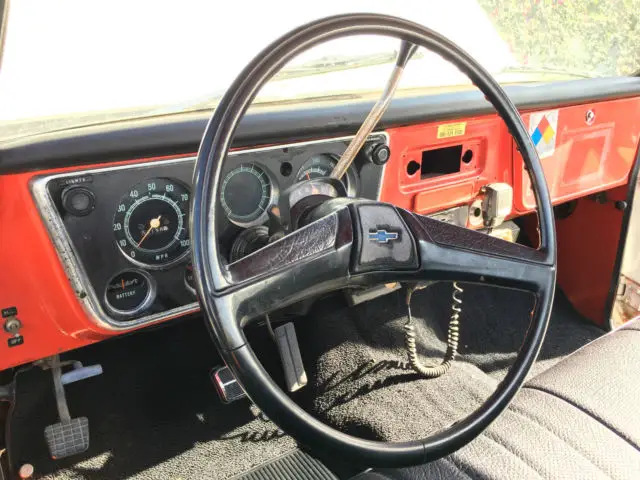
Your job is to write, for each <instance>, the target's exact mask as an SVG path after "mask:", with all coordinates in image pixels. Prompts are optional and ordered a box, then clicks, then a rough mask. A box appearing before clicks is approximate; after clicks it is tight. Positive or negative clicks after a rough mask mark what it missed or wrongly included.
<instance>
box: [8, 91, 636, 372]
mask: <svg viewBox="0 0 640 480" xmlns="http://www.w3.org/2000/svg"><path fill="white" fill-rule="evenodd" d="M507 92H508V93H509V95H510V96H511V98H512V99H513V101H514V103H516V105H517V106H518V108H520V110H521V111H522V113H523V120H524V122H525V125H526V126H527V127H529V128H530V131H531V132H533V133H535V131H534V130H535V128H537V127H536V125H534V123H536V122H535V121H536V120H540V118H542V117H541V116H544V117H546V118H548V119H551V120H552V121H555V123H553V126H554V133H555V135H554V136H553V143H554V145H553V147H554V148H553V150H552V151H546V152H545V153H544V156H543V155H541V157H542V163H543V167H544V170H545V175H546V177H547V181H548V183H549V187H550V192H551V196H552V201H553V203H554V204H555V205H561V204H566V203H567V202H571V201H573V200H577V199H579V200H580V201H584V202H585V203H584V206H582V207H579V208H578V209H577V210H576V213H575V214H574V215H573V216H572V217H570V218H569V219H568V220H567V221H566V222H565V223H558V242H559V243H558V251H559V273H558V279H559V283H560V284H561V286H562V287H563V289H564V290H565V293H567V295H568V296H569V297H570V298H571V299H572V301H574V303H575V304H576V306H577V307H578V308H579V309H580V297H577V296H576V297H572V291H571V288H570V285H571V282H569V280H571V281H572V282H574V280H575V278H569V277H570V276H568V274H567V273H563V272H573V273H572V274H571V275H573V276H574V277H580V279H581V282H582V283H581V287H580V288H581V290H580V295H583V296H585V297H588V298H590V299H593V298H596V297H597V295H596V292H595V291H594V289H595V288H596V287H597V288H598V289H599V290H603V289H604V295H605V296H606V290H607V288H608V284H606V285H602V284H599V283H598V282H597V281H596V280H595V277H596V275H595V273H594V272H592V271H591V270H590V269H591V268H592V267H590V265H592V263H590V262H583V261H578V260H576V261H575V262H573V264H572V265H568V266H566V267H565V266H563V261H564V260H563V259H566V258H571V257H572V252H573V251H576V249H575V242H576V235H578V237H580V238H579V241H580V243H581V244H582V245H586V244H589V243H590V242H592V243H593V254H594V255H596V256H597V258H598V259H602V258H603V257H604V254H603V252H602V249H601V247H599V245H598V242H597V239H598V237H597V236H595V235H594V236H585V235H582V234H580V233H579V232H580V231H584V229H585V228H588V226H589V225H590V222H593V221H594V219H598V218H599V219H603V221H605V219H611V218H614V219H616V222H618V223H619V221H620V220H619V219H620V218H621V217H622V212H621V211H619V210H617V209H616V208H614V207H613V206H612V205H613V202H609V203H608V204H607V205H608V206H607V205H604V206H601V205H600V204H599V203H597V202H594V201H592V200H589V199H588V198H591V197H592V196H594V195H596V194H598V193H599V192H604V191H607V192H610V193H609V195H610V198H611V199H614V200H616V201H617V200H624V198H625V192H626V185H627V183H628V181H629V178H630V174H631V171H632V167H633V165H635V164H637V161H636V160H635V156H636V155H637V149H638V142H639V141H640V79H603V80H589V81H584V82H582V81H574V82H566V83H560V84H557V85H540V86H529V87H508V88H507ZM370 108H371V104H362V105H361V104H353V105H343V104H337V105H335V106H320V107H318V106H314V107H308V106H307V107H305V106H302V107H300V108H295V109H288V110H283V111H282V112H257V113H251V112H250V113H249V114H248V115H247V116H246V117H245V120H243V122H242V123H241V125H240V128H239V131H238V137H237V143H236V144H234V147H233V151H232V152H231V153H230V154H229V156H228V159H227V161H226V163H225V166H224V171H223V177H222V180H223V181H222V182H221V192H220V196H219V198H218V199H217V206H216V208H219V209H220V210H221V212H222V215H219V216H218V217H219V218H220V219H221V220H220V221H221V222H222V223H223V224H222V225H221V226H220V227H221V228H220V230H219V231H220V232H222V233H221V235H220V237H219V238H217V239H215V241H217V242H218V243H219V246H220V247H221V248H220V250H221V251H222V252H223V254H224V256H226V259H227V261H229V262H234V261H238V260H239V259H241V258H242V257H243V256H244V255H246V254H248V253H250V252H251V251H253V250H254V249H256V248H259V247H260V246H261V245H262V244H263V243H264V242H265V241H268V239H269V237H270V236H271V234H272V233H273V229H274V228H273V227H274V226H273V224H272V223H273V222H272V219H271V218H270V216H269V212H270V208H271V207H272V206H273V205H275V204H276V201H277V199H278V197H279V196H280V195H282V194H283V193H284V192H287V191H288V190H289V189H291V188H292V187H293V186H294V185H296V184H297V182H299V181H300V180H304V179H309V178H313V177H314V176H324V175H326V173H327V172H328V171H329V170H330V169H331V168H332V166H333V165H334V164H335V161H336V159H337V158H338V157H339V156H340V155H341V154H342V152H343V151H344V149H345V148H346V146H347V144H348V143H349V140H350V138H351V137H350V136H349V135H352V134H353V133H354V132H355V130H356V129H357V127H358V126H359V123H360V122H361V121H362V118H364V116H365V115H366V113H367V112H368V110H369V109H370ZM207 120H208V118H207V115H206V114H203V115H201V116H196V117H194V116H193V115H189V116H186V117H184V118H182V117H179V118H178V117H175V118H174V117H171V118H159V119H148V120H141V121H136V122H132V123H128V122H123V123H117V124H114V125H106V126H98V127H87V128H86V129H80V130H70V131H67V132H61V133H52V134H47V135H44V136H39V137H35V138H26V139H22V140H18V141H15V142H11V143H8V144H3V145H0V204H1V205H2V208H0V226H1V227H0V262H2V273H1V275H0V310H2V313H3V316H13V317H15V318H18V319H19V320H20V322H21V329H20V331H19V333H18V334H17V335H14V334H10V333H7V332H0V335H3V337H2V342H0V370H3V369H5V368H9V367H12V366H16V365H20V364H25V363H28V362H31V361H34V360H38V359H41V358H43V357H46V356H50V355H53V354H56V353H60V352H64V351H68V350H72V349H75V348H79V347H81V346H84V345H87V344H90V343H95V342H98V341H102V340H105V339H108V338H111V337H113V336H114V335H118V334H122V333H125V332H131V331H134V330H136V329H140V328H143V327H145V326H149V325H152V324H158V323H159V322H164V321H168V320H171V319H177V318H180V317H183V316H186V315H189V314H195V313H197V312H198V311H199V306H198V303H197V299H196V296H195V294H194V291H193V276H192V272H191V270H190V265H189V262H190V243H189V242H190V239H189V236H188V223H189V208H190V200H191V199H190V195H191V181H192V179H191V177H192V172H193V164H194V161H195V154H194V152H195V151H196V149H197V145H198V142H199V140H200V136H201V135H202V132H203V131H204V127H205V124H206V122H207ZM538 123H539V122H538ZM533 133H532V135H533ZM383 147H384V148H383ZM381 149H382V150H381ZM384 149H386V150H384ZM380 152H382V153H383V155H382V156H381V157H379V158H377V154H378V153H380ZM385 152H386V153H385ZM383 157H384V158H383ZM343 180H344V187H345V189H346V191H347V192H348V193H349V195H352V196H358V197H364V198H369V199H379V200H381V201H385V202H389V203H392V204H394V205H397V206H399V207H401V208H405V209H408V210H411V211H414V212H416V213H420V214H425V215H430V216H433V217H434V218H438V219H440V220H443V221H448V222H454V223H456V224H459V225H462V226H466V227H468V228H476V229H478V228H485V227H486V225H485V222H484V219H483V215H482V210H483V208H484V205H485V203H486V202H485V200H486V196H487V186H490V185H495V184H500V185H503V186H508V187H509V188H510V189H511V198H512V201H511V203H510V205H509V207H510V209H509V213H508V215H507V216H506V219H507V220H508V219H511V218H517V217H520V218H521V220H522V222H521V223H522V224H523V226H526V224H527V221H526V220H527V219H528V218H530V217H535V216H534V215H530V214H531V213H532V212H533V211H534V207H535V202H534V199H532V197H531V189H530V185H529V183H528V175H527V174H526V171H525V170H524V166H523V164H522V160H521V158H520V156H519V153H518V152H517V149H516V148H515V146H514V145H513V141H512V139H511V136H510V134H509V132H508V131H507V129H506V127H505V126H504V124H503V122H502V121H501V119H500V118H499V117H498V116H497V115H496V114H495V112H494V111H492V109H491V106H490V105H488V104H487V103H486V102H485V101H484V99H483V98H482V95H481V94H479V92H476V93H470V92H457V93H454V94H443V95H430V96H426V97H416V98H410V99H402V98H401V99H397V100H394V102H393V103H392V104H391V106H390V108H389V110H388V112H387V114H386V115H385V117H384V118H383V120H382V122H381V124H380V129H379V130H378V131H377V132H376V133H374V134H372V136H371V137H370V138H369V140H368V142H367V144H366V145H365V147H364V148H363V150H362V152H361V153H360V154H359V156H358V157H357V158H356V161H355V164H354V165H353V167H352V169H351V170H350V171H349V172H348V173H347V175H346V177H344V179H343ZM611 192H613V193H611ZM616 192H617V193H616ZM483 202H484V203H483ZM534 219H535V218H534ZM534 223H535V222H534ZM563 225H575V227H573V226H572V228H571V231H570V232H567V233H566V234H565V233H563V232H564V229H565V228H566V227H564V226H563ZM533 228H534V231H535V227H533ZM616 228H619V227H616ZM580 229H582V230H580ZM614 230H615V229H608V230H607V231H611V232H613V231H614ZM612 235H613V233H612ZM600 243H602V242H600ZM611 255H614V256H615V251H614V252H612V253H611ZM594 258H595V257H594ZM599 263H603V262H602V261H600V260H599ZM607 268H608V267H607ZM602 271H603V270H600V271H599V274H598V278H600V277H602V278H605V279H606V275H602ZM563 281H564V282H566V283H565V284H563ZM574 283H575V282H574ZM600 293H601V292H600ZM600 293H598V295H600ZM18 337H19V339H18ZM17 339H18V340H17Z"/></svg>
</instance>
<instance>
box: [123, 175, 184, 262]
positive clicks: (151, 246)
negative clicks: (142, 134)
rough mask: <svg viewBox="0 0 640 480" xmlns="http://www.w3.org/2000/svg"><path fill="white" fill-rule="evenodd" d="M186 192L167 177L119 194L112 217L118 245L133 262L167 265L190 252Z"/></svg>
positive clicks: (145, 182) (146, 182)
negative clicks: (121, 194)
mask: <svg viewBox="0 0 640 480" xmlns="http://www.w3.org/2000/svg"><path fill="white" fill-rule="evenodd" d="M189 197H190V194H189V191H188V190H187V188H186V187H185V186H184V185H182V184H181V183H179V182H177V181H175V180H171V179H168V178H152V179H149V180H145V181H144V182H141V183H138V184H136V185H134V186H133V187H131V189H130V190H129V191H128V192H127V193H126V194H125V195H124V196H123V197H122V199H121V200H120V203H119V204H118V206H117V209H116V213H115V215H114V217H113V234H114V236H115V240H116V243H117V245H118V248H120V250H121V251H122V253H123V254H124V255H125V256H126V257H127V258H128V259H129V260H130V261H131V262H132V263H135V264H137V265H142V266H146V267H152V268H154V267H155V268H160V267H167V266H169V265H172V264H174V263H176V262H178V261H180V260H181V259H183V258H184V257H185V256H186V255H187V253H188V252H189V246H190V242H189V230H188V215H189Z"/></svg>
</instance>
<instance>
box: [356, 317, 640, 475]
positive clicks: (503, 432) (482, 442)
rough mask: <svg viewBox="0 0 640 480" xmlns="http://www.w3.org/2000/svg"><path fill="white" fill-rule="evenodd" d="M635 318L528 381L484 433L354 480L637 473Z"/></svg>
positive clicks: (638, 333)
mask: <svg viewBox="0 0 640 480" xmlns="http://www.w3.org/2000/svg"><path fill="white" fill-rule="evenodd" d="M639 367H640V319H638V320H635V321H633V322H630V323H629V324H627V325H626V326H624V327H623V328H621V329H618V330H616V331H615V332H612V333H610V334H608V335H606V336H604V337H602V338H600V339H598V340H596V341H594V342H592V343H591V344H589V345H587V346H585V347H583V348H581V349H580V350H578V351H577V352H575V353H573V354H572V355H570V356H569V357H567V358H565V359H564V360H562V361H561V362H559V363H558V364H557V365H555V366H554V367H552V368H550V369H549V370H547V371H545V372H543V373H542V374H540V375H538V376H537V377H535V378H533V379H532V380H530V381H529V382H528V383H527V384H526V385H525V387H524V388H522V389H521V391H520V392H519V393H518V395H517V396H516V398H515V399H514V401H513V402H512V404H511V405H510V407H509V408H508V409H507V410H506V411H505V412H504V413H503V414H502V416H501V417H500V418H499V419H498V420H496V421H495V422H494V423H493V424H492V425H491V426H490V427H489V428H488V429H487V430H486V431H485V432H484V433H483V434H482V435H480V436H479V437H478V438H477V439H476V440H474V441H473V442H471V443H470V444H469V445H467V446H465V447H464V448H462V449H460V450H459V451H457V452H456V453H454V454H452V455H449V456H448V457H445V458H443V459H440V460H438V461H435V462H431V463H428V464H425V465H419V466H416V467H412V468H405V469H380V470H374V471H370V472H366V473H363V474H360V475H359V476H358V477H357V478H358V479H359V480H363V479H368V480H380V479H390V478H391V479H403V480H404V479H416V480H427V479H445V478H446V479H450V478H460V479H469V478H491V479H513V478H541V479H564V478H566V479H576V478H590V479H591V478H593V479H596V478H603V479H604V478H614V479H631V478H633V479H638V478H640V413H639V412H638V410H639V406H638V399H639V398H640V368H639Z"/></svg>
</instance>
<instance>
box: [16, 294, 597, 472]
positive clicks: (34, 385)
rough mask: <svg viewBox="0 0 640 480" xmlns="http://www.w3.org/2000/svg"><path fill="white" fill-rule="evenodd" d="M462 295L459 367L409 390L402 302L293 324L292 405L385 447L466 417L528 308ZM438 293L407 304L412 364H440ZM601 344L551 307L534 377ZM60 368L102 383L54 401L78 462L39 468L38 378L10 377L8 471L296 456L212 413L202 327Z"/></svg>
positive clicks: (252, 425) (518, 297)
mask: <svg viewBox="0 0 640 480" xmlns="http://www.w3.org/2000/svg"><path fill="white" fill-rule="evenodd" d="M465 288H466V291H465V293H464V311H463V314H462V317H461V348H460V351H461V356H460V360H459V361H457V362H456V363H455V364H454V366H453V367H452V369H451V371H449V372H448V373H447V374H446V375H445V376H444V377H441V378H439V379H435V380H422V379H419V378H418V377H417V376H416V375H415V374H414V373H413V372H412V371H411V370H409V369H408V368H407V366H406V353H405V351H404V341H403V330H402V325H403V323H404V321H405V317H404V314H405V308H404V305H403V298H404V296H403V294H402V293H397V294H392V295H390V296H386V297H383V298H380V299H377V300H374V301H372V302H369V303H367V304H364V305H362V306H359V307H357V308H353V309H348V308H347V307H341V306H340V304H341V302H339V301H336V299H335V298H329V299H325V300H321V301H319V302H318V303H317V304H316V305H315V306H314V311H313V314H312V315H310V316H309V317H306V318H303V319H299V320H298V321H297V322H296V329H297V333H298V338H299V340H300V343H301V350H302V355H303V359H304V362H305V366H306V368H307V373H308V375H309V385H308V386H307V387H306V388H304V389H302V390H301V391H299V392H297V393H296V394H295V399H296V400H297V401H299V403H300V404H301V405H303V406H304V407H305V408H307V409H308V410H309V411H312V412H314V413H315V414H316V415H318V416H319V417H320V418H322V419H324V420H325V421H327V422H328V423H331V424H333V425H335V426H337V427H338V428H340V429H342V430H344V431H348V432H351V433H353V434H356V435H360V436H363V437H367V438H377V439H385V440H399V439H415V438H419V437H424V436H426V435H427V434H428V433H431V432H434V431H435V430H437V429H440V428H441V427H443V426H444V425H446V424H448V423H450V422H452V421H455V420H456V419H457V418H459V417H461V416H462V415H464V414H466V413H469V412H471V411H472V410H473V409H474V408H475V407H476V406H477V405H478V404H479V403H480V402H482V401H483V400H484V399H485V398H486V397H487V396H488V395H489V394H490V393H491V392H492V391H493V389H495V386H496V385H497V383H498V382H499V380H500V378H501V377H502V376H503V375H504V373H505V372H506V369H507V368H508V366H509V365H510V363H511V362H512V361H513V358H514V355H515V353H514V352H515V351H516V350H517V348H518V347H519V345H520V342H521V341H522V339H523V337H524V332H525V330H526V328H527V325H528V312H529V311H530V309H531V307H532V300H531V298H529V297H527V296H526V294H522V293H519V292H512V291H506V290H497V289H489V288H480V287H472V286H465ZM450 294H451V286H450V285H448V284H438V285H434V286H432V287H430V288H429V289H428V290H426V291H422V292H419V293H417V294H416V295H415V297H414V302H413V304H412V305H413V311H414V315H415V317H416V325H417V326H418V333H419V339H420V341H419V342H418V348H419V352H420V354H421V355H422V356H423V358H424V359H426V360H429V359H431V360H432V361H434V362H436V361H439V360H440V359H441V357H442V354H443V353H444V349H445V343H444V339H445V338H446V326H447V321H448V317H449V314H450ZM251 333H252V335H251V336H250V340H252V345H254V346H256V347H259V348H258V350H259V351H260V353H261V354H260V358H261V360H262V361H263V363H264V364H265V366H266V367H267V368H268V369H269V370H270V371H271V372H272V374H273V376H274V378H275V379H276V380H278V379H280V380H281V378H282V372H281V369H280V368H279V365H278V360H277V353H276V350H275V347H274V345H273V344H272V342H270V340H269V337H268V336H267V334H266V331H265V330H264V329H260V330H258V331H254V332H251ZM602 333H603V332H602V331H601V330H599V329H598V328H597V327H594V326H593V325H589V324H587V323H585V322H584V321H583V320H582V319H581V318H580V317H579V316H578V315H577V314H576V313H575V312H574V311H573V309H572V308H571V306H570V305H568V304H567V303H566V301H564V299H563V298H562V297H559V298H558V299H557V302H556V308H555V309H554V314H553V318H552V321H551V326H550V330H549V335H548V337H547V341H546V342H545V346H544V348H543V351H542V354H541V357H540V361H539V362H538V363H537V364H536V367H535V370H536V371H541V370H543V369H546V368H548V367H549V366H551V365H552V364H554V363H555V362H557V361H559V360H560V359H561V358H562V357H564V356H565V355H567V354H568V353H570V352H572V351H573V350H575V349H577V348H579V347H580V346H582V345H583V344H585V343H587V342H588V341H590V340H592V339H594V338H596V337H598V336H599V335H601V334H602ZM254 339H255V341H254ZM67 357H68V358H74V359H79V360H82V361H84V362H85V363H94V362H100V363H102V365H103V367H104V372H105V373H104V375H103V376H101V377H97V378H93V379H89V380H87V381H84V382H80V383H78V384H74V385H71V386H69V387H68V389H67V392H68V399H69V404H70V408H71V413H72V416H87V417H89V419H90V421H91V442H92V443H91V447H90V450H89V451H88V452H87V453H86V454H83V455H80V456H77V457H73V458H70V459H65V460H61V461H57V462H56V461H52V460H50V459H49V457H48V455H47V450H46V445H45V443H44V438H43V429H44V427H45V426H46V425H48V424H51V423H54V422H56V421H57V419H56V411H55V404H54V401H53V395H52V384H51V377H50V374H49V373H48V372H47V373H45V372H42V371H40V370H39V369H32V370H30V371H28V372H25V373H22V374H20V376H19V378H18V395H19V403H18V406H17V408H16V411H15V414H14V418H13V422H12V429H13V432H14V433H13V435H12V451H11V455H12V458H13V459H14V461H15V462H16V464H17V465H20V464H22V463H27V462H28V463H32V464H33V465H34V466H35V469H36V472H37V475H38V476H39V477H40V478H42V477H43V476H44V477H45V478H55V479H86V480H93V479H112V478H117V479H124V478H129V479H139V480H150V479H176V480H177V479H182V480H189V479H202V478H214V479H222V478H228V477H230V476H233V475H237V474H238V473H241V472H245V471H248V470H250V469H251V468H252V467H255V466H257V465H260V464H262V463H265V462H267V461H269V460H272V459H274V458H277V457H280V456H282V455H283V454H286V453H287V452H290V451H292V450H294V449H295V448H296V445H295V442H294V441H293V440H292V439H291V438H290V437H288V436H285V435H283V434H282V432H279V431H278V429H277V428H276V427H275V425H274V424H272V423H271V422H268V421H265V420H263V419H261V418H260V416H259V415H256V412H255V411H254V412H252V411H251V410H250V408H249V404H248V402H246V401H244V402H237V403H234V404H232V405H223V404H221V403H220V401H219V400H218V398H217V396H216V394H215V391H214V388H213V386H212V385H211V383H210V381H209V378H208V375H209V370H210V369H211V367H213V366H214V365H217V364H219V362H220V360H219V358H218V356H217V354H216V353H215V349H214V347H213V344H212V343H211V340H210V338H209V336H208V333H207V332H206V330H205V329H204V326H203V323H202V321H182V322H178V323H177V324H176V325H175V326H172V327H170V328H164V329H159V330H155V331H147V332H144V333H142V334H137V335H131V336H129V337H126V338H122V339H118V340H114V341H110V342H105V343H102V344H98V345H95V346H92V347H89V348H86V349H82V350H80V351H78V352H73V353H72V354H71V355H68V356H67ZM332 468H334V466H333V465H332Z"/></svg>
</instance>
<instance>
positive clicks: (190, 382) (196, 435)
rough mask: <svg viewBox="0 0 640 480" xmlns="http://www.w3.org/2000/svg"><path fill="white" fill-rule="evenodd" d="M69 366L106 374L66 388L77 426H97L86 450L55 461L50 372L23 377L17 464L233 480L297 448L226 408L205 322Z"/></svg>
mask: <svg viewBox="0 0 640 480" xmlns="http://www.w3.org/2000/svg"><path fill="white" fill-rule="evenodd" d="M69 358H73V359H77V360H81V361H83V362H84V363H85V365H86V364H91V363H95V362H100V363H102V366H103V368H104V374H103V375H102V376H100V377H95V378H91V379H88V380H85V381H82V382H78V383H75V384H71V385H68V386H67V387H66V391H67V398H68V402H69V408H70V410H71V415H72V417H79V416H87V417H88V418H89V420H90V422H91V425H90V428H91V432H90V436H91V446H90V448H89V451H88V452H87V453H85V454H81V455H78V456H75V457H71V458H68V459H63V460H59V461H53V460H51V459H50V458H49V456H48V452H47V448H46V444H45V442H44V434H43V429H44V427H45V426H46V425H49V424H52V423H55V422H57V421H58V420H57V413H56V410H55V402H54V398H53V383H52V380H51V373H50V372H43V371H41V370H40V369H37V368H33V369H31V370H29V371H27V372H24V373H21V374H20V375H19V376H18V395H19V400H18V405H17V407H16V410H15V413H14V416H13V421H12V431H13V432H14V434H13V437H12V451H11V456H12V458H13V459H14V461H15V464H17V465H18V466H19V465H21V464H23V463H31V464H33V465H34V466H35V470H36V473H37V474H38V476H44V477H45V478H55V479H90V480H93V479H100V480H104V479H107V478H109V479H111V478H113V479H116V478H117V479H124V478H130V479H140V480H150V479H163V480H166V479H182V480H188V479H201V478H216V479H218V478H228V477H231V476H233V475H237V474H238V473H241V472H244V471H248V470H250V469H251V468H253V467H255V466H256V465H259V464H262V463H264V462H266V461H268V460H270V459H273V458H276V457H279V456H281V455H283V454H285V453H286V452H288V451H291V450H293V449H295V448H296V445H295V442H294V441H293V440H292V439H291V438H290V437H288V436H285V435H284V434H283V433H282V432H281V431H279V430H278V429H277V427H276V426H275V425H274V424H273V423H271V422H269V421H265V420H263V419H261V418H260V416H259V415H256V414H254V413H255V412H254V413H252V412H251V410H250V408H249V402H248V401H246V400H245V401H239V402H236V403H233V404H231V405H224V404H222V403H221V402H220V400H219V399H218V397H217V395H216V392H215V389H214V387H213V385H212V384H211V382H210V381H209V379H208V375H209V369H210V368H211V367H213V366H214V365H216V364H219V363H220V361H219V359H218V355H217V354H216V352H215V348H214V346H213V343H212V341H211V339H210V337H209V336H208V333H207V331H206V329H205V327H204V324H203V322H202V320H199V321H197V320H195V321H189V322H186V321H185V322H182V323H180V324H179V325H178V326H172V327H169V328H163V329H158V330H156V331H151V332H145V333H144V334H142V335H131V336H129V337H126V338H122V339H118V340H114V341H109V342H104V343H101V344H98V345H95V346H92V347H88V348H85V349H82V350H79V351H77V352H72V354H71V355H69Z"/></svg>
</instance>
